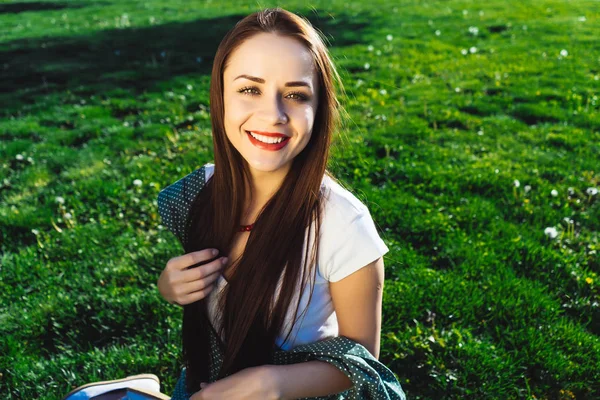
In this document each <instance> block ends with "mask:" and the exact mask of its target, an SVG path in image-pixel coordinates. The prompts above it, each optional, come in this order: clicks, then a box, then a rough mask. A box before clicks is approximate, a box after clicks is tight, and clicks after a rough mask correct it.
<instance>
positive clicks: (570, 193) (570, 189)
mask: <svg viewBox="0 0 600 400" xmlns="http://www.w3.org/2000/svg"><path fill="white" fill-rule="evenodd" d="M567 192H569V196H573V195H574V194H575V189H573V188H572V187H570V188H567Z"/></svg>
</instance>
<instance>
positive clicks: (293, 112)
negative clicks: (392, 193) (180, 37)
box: [158, 8, 388, 400]
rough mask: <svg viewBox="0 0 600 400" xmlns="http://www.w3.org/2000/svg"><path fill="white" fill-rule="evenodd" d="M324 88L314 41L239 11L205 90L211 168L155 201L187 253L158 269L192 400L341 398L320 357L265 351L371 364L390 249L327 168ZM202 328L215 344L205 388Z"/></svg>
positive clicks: (337, 379) (303, 32)
mask: <svg viewBox="0 0 600 400" xmlns="http://www.w3.org/2000/svg"><path fill="white" fill-rule="evenodd" d="M336 83H338V84H339V87H340V88H341V87H342V85H341V81H340V78H339V75H338V74H337V71H336V69H335V67H334V65H333V63H332V60H331V58H330V56H329V54H328V50H327V48H326V46H325V44H324V42H323V40H322V39H321V37H320V35H319V34H318V32H317V31H316V30H315V29H314V28H313V27H312V26H311V25H310V23H309V22H308V21H306V20H305V19H303V18H301V17H299V16H297V15H295V14H293V13H291V12H288V11H285V10H282V9H280V8H277V9H266V10H263V11H261V12H256V13H254V14H251V15H249V16H247V17H246V18H244V19H243V20H241V21H240V22H238V23H237V24H236V25H235V27H234V28H233V29H232V30H231V31H230V32H228V33H227V35H226V36H225V37H224V39H223V40H222V42H221V44H220V45H219V48H218V50H217V53H216V56H215V59H214V63H213V69H212V76H211V84H210V114H211V121H212V132H213V144H214V164H213V163H209V164H206V165H204V166H203V167H202V168H200V169H198V170H196V171H194V172H192V173H191V174H190V175H188V176H186V177H185V178H183V179H182V180H180V181H179V182H177V183H175V184H173V185H171V186H170V187H168V188H166V189H163V191H162V192H161V194H159V208H160V209H161V211H160V212H161V216H162V217H163V221H164V223H165V225H167V226H168V227H170V228H171V229H172V231H173V232H174V233H175V234H176V235H178V237H179V238H180V240H181V243H182V245H183V248H184V250H185V254H184V255H182V256H179V257H175V258H173V259H171V260H169V262H168V263H167V265H166V267H165V269H164V271H163V272H162V274H161V276H160V278H159V281H158V286H159V290H160V292H161V294H162V295H163V297H164V298H165V299H166V300H168V301H169V302H171V303H177V304H179V305H182V306H183V307H184V316H183V357H184V362H185V366H186V374H185V384H186V390H187V392H188V393H196V394H195V395H193V396H192V399H194V400H195V399H213V398H214V399H238V398H239V399H242V398H243V399H268V398H300V397H311V396H313V397H315V396H326V395H331V394H335V393H338V392H342V391H344V390H346V389H349V388H350V387H351V386H352V381H351V380H350V379H349V378H348V376H347V375H346V374H345V373H344V372H342V371H340V370H339V369H338V368H336V367H335V366H333V365H331V364H329V363H327V362H323V361H309V362H305V363H296V364H292V365H285V366H282V365H273V364H272V359H273V354H274V352H276V351H281V350H291V349H293V348H294V347H296V346H299V345H303V344H308V343H315V342H318V341H320V340H323V339H326V338H328V337H335V336H344V337H346V338H349V339H352V340H355V341H356V342H357V343H359V344H361V345H362V346H364V348H366V349H367V350H368V351H369V352H370V353H371V354H372V355H373V356H374V357H375V358H377V357H378V356H379V346H380V328H381V312H382V290H383V282H384V264H383V258H382V256H383V255H384V254H385V253H387V252H388V248H387V246H386V245H385V243H384V242H383V240H382V239H381V238H380V237H379V235H378V233H377V230H376V228H375V225H374V222H373V220H372V218H371V216H370V213H369V210H368V209H367V207H366V206H365V205H364V204H363V203H362V202H361V201H359V200H358V199H357V198H356V197H355V196H354V195H352V194H351V193H350V192H349V191H348V190H346V189H344V188H343V187H342V186H341V185H340V184H339V183H338V182H337V181H336V180H335V179H334V178H333V177H332V176H331V174H329V172H328V171H327V170H326V166H327V162H328V155H329V147H330V143H331V139H332V135H333V134H334V132H335V130H336V128H337V127H338V125H339V124H338V122H339V115H340V111H341V108H340V105H339V102H338V100H337V98H336V86H335V84H336ZM212 251H216V252H218V255H216V256H215V255H213V253H212ZM199 263H200V264H202V263H203V265H200V266H198V267H195V265H197V264H199ZM190 266H192V267H193V268H189V267H190ZM211 331H214V332H217V334H218V336H219V338H220V340H221V342H222V343H226V346H224V348H223V352H224V354H223V361H222V366H221V369H220V371H219V375H218V377H217V378H218V379H217V380H216V381H215V382H211V383H209V382H210V375H211V374H210V369H211V365H210V364H211V356H210V354H211V349H210V345H211V341H210V340H209V339H210V333H211ZM213 361H214V360H213ZM225 377H227V378H225ZM223 378H224V379H223ZM201 383H208V384H207V385H202V388H203V390H202V391H200V389H201V386H200V384H201Z"/></svg>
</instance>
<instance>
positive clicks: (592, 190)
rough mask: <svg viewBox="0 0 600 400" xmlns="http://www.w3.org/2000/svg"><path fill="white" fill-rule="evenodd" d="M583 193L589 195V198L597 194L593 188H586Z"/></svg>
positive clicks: (596, 190)
mask: <svg viewBox="0 0 600 400" xmlns="http://www.w3.org/2000/svg"><path fill="white" fill-rule="evenodd" d="M585 192H586V193H587V194H589V195H590V196H595V195H597V194H598V189H596V188H593V187H589V188H587V189H586V190H585Z"/></svg>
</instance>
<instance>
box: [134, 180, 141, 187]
mask: <svg viewBox="0 0 600 400" xmlns="http://www.w3.org/2000/svg"><path fill="white" fill-rule="evenodd" d="M133 184H134V185H135V186H138V187H140V186H142V181H141V180H139V179H136V180H135V181H133Z"/></svg>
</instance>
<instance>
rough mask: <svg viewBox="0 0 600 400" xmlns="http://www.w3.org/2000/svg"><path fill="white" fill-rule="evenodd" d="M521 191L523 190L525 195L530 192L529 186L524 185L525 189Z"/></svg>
mask: <svg viewBox="0 0 600 400" xmlns="http://www.w3.org/2000/svg"><path fill="white" fill-rule="evenodd" d="M523 189H525V193H527V192H529V191H530V190H531V186H529V185H525V187H524V188H523Z"/></svg>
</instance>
